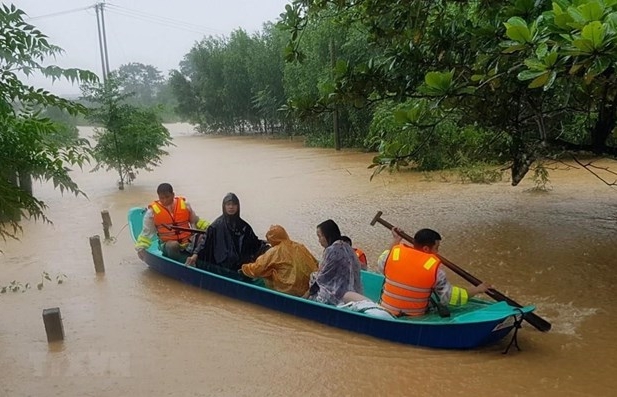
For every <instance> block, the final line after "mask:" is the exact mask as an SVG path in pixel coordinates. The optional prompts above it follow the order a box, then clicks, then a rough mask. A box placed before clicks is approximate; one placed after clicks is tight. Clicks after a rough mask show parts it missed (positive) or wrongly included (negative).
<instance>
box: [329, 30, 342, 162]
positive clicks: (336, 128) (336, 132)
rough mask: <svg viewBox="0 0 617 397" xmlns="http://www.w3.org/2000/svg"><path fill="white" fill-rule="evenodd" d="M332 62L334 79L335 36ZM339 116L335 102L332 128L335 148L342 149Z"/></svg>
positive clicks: (332, 41)
mask: <svg viewBox="0 0 617 397" xmlns="http://www.w3.org/2000/svg"><path fill="white" fill-rule="evenodd" d="M330 64H331V67H332V71H331V72H330V76H332V80H333V81H334V69H335V68H336V47H335V43H334V38H331V39H330ZM338 116H339V114H338V106H337V105H336V104H334V111H333V112H332V128H333V130H334V149H335V150H341V133H340V131H339V123H338V122H339V120H338Z"/></svg>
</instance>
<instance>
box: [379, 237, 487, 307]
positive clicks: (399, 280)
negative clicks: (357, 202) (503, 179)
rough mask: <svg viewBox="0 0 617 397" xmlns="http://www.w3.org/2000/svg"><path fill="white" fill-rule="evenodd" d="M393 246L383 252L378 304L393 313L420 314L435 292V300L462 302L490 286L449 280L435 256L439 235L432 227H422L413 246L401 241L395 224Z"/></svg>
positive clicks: (447, 302) (452, 302)
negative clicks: (467, 285)
mask: <svg viewBox="0 0 617 397" xmlns="http://www.w3.org/2000/svg"><path fill="white" fill-rule="evenodd" d="M392 236H393V241H392V248H391V249H390V251H389V252H388V251H386V252H384V254H382V258H381V259H382V261H383V256H385V255H387V257H386V258H385V264H384V267H383V273H384V276H385V280H384V285H383V288H382V291H381V302H380V305H381V306H382V307H383V308H384V309H386V310H388V311H389V312H390V313H391V314H392V315H394V316H421V315H424V314H425V313H426V312H427V311H428V308H429V301H430V300H431V294H432V293H433V292H435V294H436V295H437V297H438V300H439V302H438V304H440V305H443V306H446V305H453V306H461V305H464V304H466V303H467V301H468V299H469V298H471V297H473V296H475V295H478V294H481V293H484V292H486V291H487V290H488V289H490V288H492V287H491V286H490V285H489V284H486V283H482V284H480V285H478V286H476V287H469V288H462V287H457V286H454V285H452V284H450V282H449V281H448V279H447V277H446V272H445V271H444V270H443V269H442V268H441V261H440V260H439V257H438V256H437V253H438V252H439V244H440V242H441V236H440V235H439V233H437V232H436V231H434V230H432V229H421V230H419V231H418V232H417V233H416V235H415V236H414V246H413V247H410V246H408V245H405V244H402V243H401V239H402V237H401V235H400V234H399V233H398V230H397V228H393V229H392Z"/></svg>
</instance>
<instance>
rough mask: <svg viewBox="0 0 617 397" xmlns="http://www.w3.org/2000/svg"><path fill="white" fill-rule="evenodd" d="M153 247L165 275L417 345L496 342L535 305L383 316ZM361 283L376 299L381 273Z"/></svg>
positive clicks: (137, 220) (132, 215)
mask: <svg viewBox="0 0 617 397" xmlns="http://www.w3.org/2000/svg"><path fill="white" fill-rule="evenodd" d="M144 212H145V209H144V208H132V209H131V210H129V213H128V224H129V229H130V232H131V236H132V238H133V240H134V241H135V240H136V239H137V237H138V236H139V233H140V232H141V229H142V223H143V214H144ZM157 247H158V244H157V243H156V242H155V243H154V244H152V247H150V249H149V250H148V251H147V252H146V257H145V262H146V263H147V264H148V266H150V267H151V268H152V269H154V270H156V271H157V272H159V273H162V274H164V275H166V276H168V277H172V278H174V279H177V280H180V281H182V282H184V283H188V284H192V285H194V286H196V287H199V288H203V289H206V290H209V291H213V292H216V293H219V294H222V295H226V296H229V297H232V298H235V299H240V300H243V301H247V302H250V303H253V304H257V305H261V306H265V307H267V308H270V309H274V310H278V311H281V312H284V313H288V314H292V315H295V316H299V317H303V318H307V319H310V320H314V321H317V322H320V323H323V324H327V325H330V326H333V327H337V328H341V329H345V330H349V331H353V332H358V333H361V334H366V335H370V336H374V337H377V338H381V339H386V340H390V341H394V342H400V343H405V344H411V345H416V346H424V347H431V348H441V349H471V348H475V347H479V346H483V345H487V344H491V343H495V342H497V341H499V340H501V339H503V338H505V337H506V336H507V335H508V334H509V333H510V332H512V331H513V329H514V328H515V326H516V325H519V324H520V319H521V316H522V315H523V314H524V313H531V312H532V311H533V310H534V309H535V308H534V307H533V306H525V307H522V308H515V307H512V306H509V305H508V304H507V303H505V302H488V301H484V300H480V299H475V298H474V299H471V300H470V302H469V303H468V304H467V305H465V306H462V307H456V308H455V307H452V308H451V316H450V317H447V318H441V317H439V316H438V315H437V314H427V315H426V316H422V317H408V318H392V319H384V318H378V317H373V316H370V315H368V314H364V313H359V312H354V311H351V310H349V309H345V308H339V307H335V306H330V305H325V304H322V303H318V302H313V301H309V300H307V299H303V298H299V297H295V296H291V295H287V294H283V293H280V292H277V291H273V290H271V289H268V288H265V287H262V286H259V285H256V284H253V283H249V282H243V281H237V280H233V279H230V278H227V277H223V276H220V275H217V274H214V273H210V272H208V271H204V270H201V269H197V268H194V267H188V266H185V265H184V264H182V263H179V262H176V261H174V260H172V259H169V258H167V257H164V256H163V255H162V254H161V252H160V251H159V250H158V248H157ZM362 282H363V285H364V291H365V295H366V296H368V297H369V298H370V299H372V300H373V301H378V300H379V296H380V294H381V286H382V283H383V276H382V275H380V274H376V273H371V272H365V271H363V272H362Z"/></svg>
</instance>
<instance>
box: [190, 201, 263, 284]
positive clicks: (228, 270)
mask: <svg viewBox="0 0 617 397" xmlns="http://www.w3.org/2000/svg"><path fill="white" fill-rule="evenodd" d="M268 248H269V246H268V245H267V244H266V243H265V242H264V241H262V240H260V239H259V238H257V236H256V235H255V233H254V232H253V228H252V227H251V225H249V224H248V223H247V222H246V221H245V220H244V219H242V218H240V200H239V199H238V196H236V195H235V194H233V193H228V194H227V195H226V196H225V197H224V198H223V214H222V215H221V216H219V217H218V218H216V220H215V221H214V222H212V224H211V225H210V227H208V229H207V230H206V233H205V234H203V235H202V236H201V237H200V238H199V239H198V241H197V243H196V244H195V248H194V250H193V255H191V256H190V257H189V258H188V259H187V260H186V264H187V265H189V266H193V265H195V264H197V267H198V268H200V269H204V270H210V271H217V270H221V272H219V273H221V274H223V273H224V274H226V275H230V276H232V275H235V276H236V278H237V277H238V276H239V275H238V270H239V269H240V267H241V266H242V264H244V263H250V262H254V261H255V259H256V258H257V257H258V256H259V255H261V254H263V253H264V252H265V251H266V250H267V249H268Z"/></svg>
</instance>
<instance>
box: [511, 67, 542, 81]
mask: <svg viewBox="0 0 617 397" xmlns="http://www.w3.org/2000/svg"><path fill="white" fill-rule="evenodd" d="M545 73H546V72H544V71H542V72H537V71H532V70H523V71H522V72H520V73H519V74H518V75H517V76H516V77H518V79H519V80H521V81H525V80H531V79H535V78H536V77H538V76H541V75H543V74H545Z"/></svg>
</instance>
